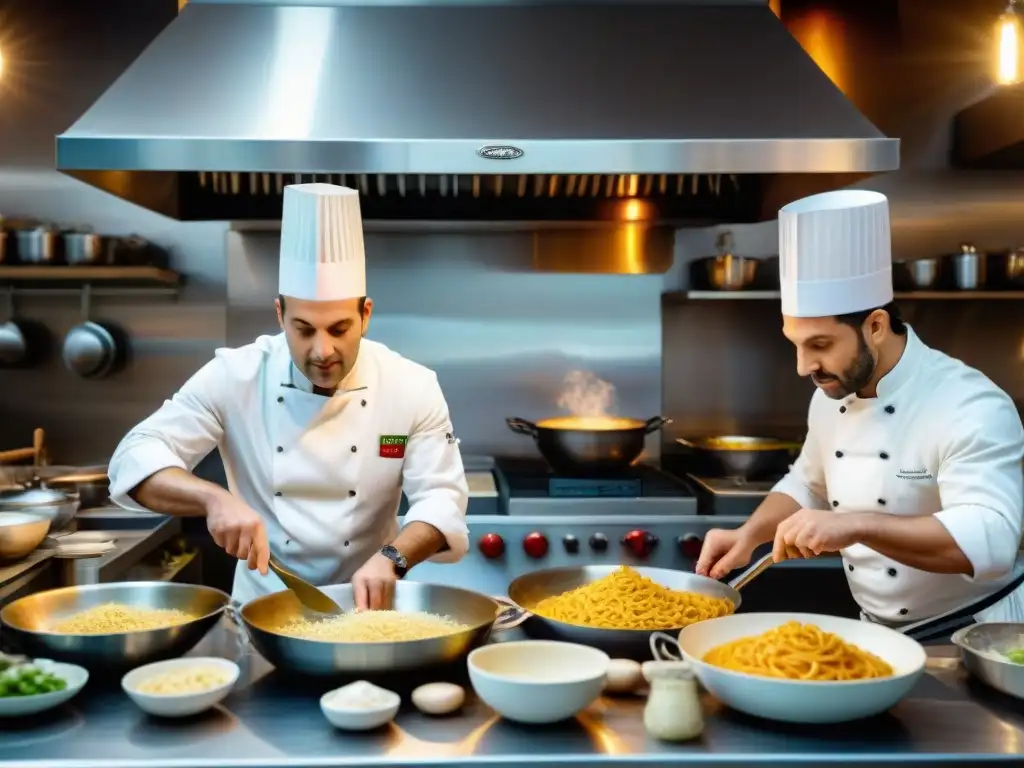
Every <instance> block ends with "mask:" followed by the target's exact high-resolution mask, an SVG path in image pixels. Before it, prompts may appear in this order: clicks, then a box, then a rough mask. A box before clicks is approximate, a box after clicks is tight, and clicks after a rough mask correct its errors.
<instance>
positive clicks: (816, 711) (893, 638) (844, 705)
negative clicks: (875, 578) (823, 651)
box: [679, 613, 927, 723]
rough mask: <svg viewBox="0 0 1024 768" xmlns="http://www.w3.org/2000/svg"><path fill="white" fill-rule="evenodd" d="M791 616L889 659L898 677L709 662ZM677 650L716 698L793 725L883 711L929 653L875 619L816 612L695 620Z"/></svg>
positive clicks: (907, 686) (915, 677) (911, 682)
mask: <svg viewBox="0 0 1024 768" xmlns="http://www.w3.org/2000/svg"><path fill="white" fill-rule="evenodd" d="M787 621H799V622H800V623H801V624H813V625H815V626H817V627H819V628H820V629H822V630H824V631H825V632H831V633H832V634H835V635H839V637H841V638H842V639H843V640H844V641H846V642H847V643H851V644H853V645H856V646H858V647H859V648H861V649H862V650H865V651H869V652H870V653H873V654H875V655H876V656H878V657H879V658H881V659H883V660H885V661H886V662H887V663H888V664H889V665H890V666H891V667H892V668H893V672H894V674H893V676H892V677H883V678H876V679H870V680H842V681H812V680H780V679H778V678H771V677H759V676H757V675H749V674H746V673H744V672H733V671H731V670H727V669H722V668H721V667H715V666H712V665H710V664H705V663H704V662H703V661H702V660H701V659H703V658H704V655H705V654H706V653H707V652H708V651H710V650H711V649H712V648H715V647H716V646H719V645H722V644H723V643H728V642H730V641H732V640H738V639H740V638H742V637H751V636H753V635H759V634H762V633H763V632H767V631H768V630H770V629H774V628H775V627H778V626H779V625H781V624H785V623H786V622H787ZM679 648H680V649H681V650H682V653H683V656H684V657H685V658H686V660H687V661H689V662H690V663H691V664H692V665H693V668H694V672H695V673H696V675H697V678H698V679H699V680H700V682H701V683H702V684H703V685H704V687H705V688H707V689H708V691H710V692H711V693H712V694H713V695H714V696H715V698H717V699H718V700H719V701H721V702H722V703H723V704H726V705H728V706H730V707H732V708H733V709H738V710H739V711H741V712H746V713H747V714H750V715H755V716H757V717H764V718H768V719H771V720H782V721H785V722H791V723H840V722H844V721H847V720H857V719H860V718H863V717H870V716H872V715H877V714H879V713H881V712H885V711H886V710H887V709H889V708H890V707H892V706H893V705H894V704H896V703H897V702H898V701H899V700H900V699H902V698H903V697H904V696H906V695H907V694H908V693H909V692H910V690H911V689H912V688H913V687H914V685H915V684H916V683H917V680H918V678H919V677H920V676H921V675H922V674H923V673H924V666H925V662H926V661H927V654H926V653H925V650H924V648H923V647H922V646H921V644H920V643H918V642H917V641H916V640H914V639H912V638H909V637H907V636H906V635H904V634H901V633H899V632H897V631H895V630H893V629H889V628H888V627H885V626H882V625H881V624H875V623H873V622H869V621H857V620H856V619H842V618H839V617H837V616H824V615H819V614H813V613H736V614H733V615H731V616H722V617H720V618H717V619H707V620H706V621H701V622H698V623H696V624H692V625H690V626H688V627H686V628H685V629H683V630H682V631H681V632H680V633H679Z"/></svg>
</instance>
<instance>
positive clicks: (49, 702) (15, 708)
mask: <svg viewBox="0 0 1024 768" xmlns="http://www.w3.org/2000/svg"><path fill="white" fill-rule="evenodd" d="M31 666H33V667H38V668H39V669H41V670H43V671H45V672H49V673H50V674H53V675H56V676H57V677H59V678H62V679H63V680H64V682H66V683H67V684H68V685H67V687H66V688H65V689H64V690H63V691H52V692H51V693H40V694H36V695H35V696H3V697H0V717H24V716H26V715H35V714H38V713H39V712H45V711H46V710H48V709H53V708H54V707H59V706H60V705H61V704H63V703H64V702H66V701H70V700H71V699H72V698H74V697H75V695H76V694H77V693H78V692H79V691H80V690H82V688H84V687H85V684H86V683H87V682H89V672H88V670H86V669H85V668H84V667H79V666H78V665H76V664H62V663H60V662H57V661H51V660H50V659H36V660H35V661H33V662H32V663H31Z"/></svg>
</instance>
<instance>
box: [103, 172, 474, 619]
mask: <svg viewBox="0 0 1024 768" xmlns="http://www.w3.org/2000/svg"><path fill="white" fill-rule="evenodd" d="M279 293H280V295H279V297H278V299H277V302H276V304H277V317H278V322H279V323H280V325H281V329H282V331H283V332H282V333H280V334H278V335H276V336H261V337H260V338H258V339H257V340H256V341H255V342H253V343H252V344H248V345H246V346H244V347H240V348H238V349H220V350H218V351H217V353H216V354H215V356H214V358H213V360H211V361H210V362H209V363H207V364H206V365H205V366H204V367H203V368H202V369H200V370H199V372H198V373H196V374H195V375H194V376H193V377H192V378H191V379H189V380H188V381H187V382H186V383H185V385H184V386H183V387H182V388H181V389H180V390H179V391H178V392H177V394H175V395H174V396H173V397H172V398H171V399H170V400H168V401H167V402H165V403H164V404H163V405H162V406H161V407H160V409H159V410H158V411H156V413H154V414H153V415H152V416H150V417H149V418H147V419H146V420H145V421H143V422H142V423H141V424H139V425H138V426H137V427H135V428H134V429H133V430H132V431H131V432H129V433H128V435H127V436H126V437H125V438H124V439H123V440H122V441H121V444H120V445H119V446H118V448H117V451H116V452H115V453H114V457H113V459H112V460H111V462H110V467H109V472H110V484H111V498H112V499H113V500H114V501H115V502H117V503H118V504H119V505H121V506H123V507H125V508H127V509H133V510H146V509H148V510H153V511H156V512H161V513H164V514H168V515H179V516H202V517H205V518H206V522H207V527H208V528H209V530H210V533H211V534H212V536H213V539H214V541H216V543H217V544H218V545H219V546H220V547H222V548H223V549H224V550H225V551H226V552H227V553H228V554H229V555H232V556H233V557H236V558H238V560H239V563H238V565H237V567H236V570H235V580H234V589H233V597H234V598H235V599H237V600H239V601H241V602H246V601H248V600H250V599H252V598H254V597H257V596H259V595H261V594H265V593H267V592H272V591H277V590H281V589H283V588H284V585H283V584H282V583H281V581H280V580H279V579H278V578H277V576H276V575H274V574H273V573H271V574H269V575H268V572H267V567H268V559H269V557H270V554H271V553H273V554H274V556H275V557H276V558H277V559H278V560H279V561H280V562H281V563H282V564H283V565H284V566H285V567H287V568H289V569H290V570H292V571H294V572H295V573H296V574H298V575H299V576H301V577H302V578H304V579H306V580H307V581H310V582H312V583H313V584H319V585H324V584H335V583H341V582H347V581H351V582H352V585H353V587H354V591H355V598H356V603H357V606H358V607H360V608H371V609H378V608H386V607H389V604H390V600H391V596H392V593H393V590H394V585H395V581H396V580H397V579H400V578H402V577H403V576H404V575H405V574H406V572H407V571H408V570H409V569H410V568H412V567H413V566H415V565H416V564H417V563H419V562H421V561H423V560H426V559H433V560H435V561H438V562H454V561H457V560H459V559H460V558H461V557H462V556H463V555H464V554H465V553H466V550H467V548H468V539H467V528H466V522H465V514H466V504H467V499H468V490H467V486H466V477H465V472H464V470H463V466H462V458H461V456H460V453H459V448H458V441H457V440H456V439H455V437H454V436H453V430H452V425H451V421H450V420H449V416H448V406H447V404H446V403H445V399H444V395H443V394H442V393H441V388H440V386H438V382H437V377H436V376H435V374H434V373H433V372H432V371H430V370H428V369H427V368H424V367H423V366H420V365H417V364H416V363H413V362H411V361H409V360H407V359H405V358H404V357H402V356H400V355H399V354H397V353H396V352H393V351H391V350H390V349H388V348H387V347H385V346H384V345H382V344H378V343H375V342H372V341H368V340H366V339H364V338H363V337H364V335H365V334H366V331H367V328H368V327H369V323H370V315H371V313H372V311H373V302H372V300H371V299H369V298H367V297H366V271H365V262H364V253H363V233H362V221H361V218H360V212H359V197H358V194H357V193H356V192H355V191H354V190H352V189H347V188H345V187H338V186H332V185H328V184H299V185H295V186H289V187H286V188H285V190H284V213H283V217H282V223H281V261H280V277H279ZM214 448H219V449H220V453H221V457H222V458H223V461H224V466H225V470H226V473H227V478H228V487H229V489H230V490H224V489H223V488H221V487H220V486H218V485H215V484H213V483H209V482H206V481H204V480H200V479H199V478H197V477H194V476H193V475H192V470H193V468H194V467H195V466H196V464H198V463H199V461H200V460H201V459H202V458H203V457H204V456H206V455H207V454H208V453H209V452H210V451H211V450H212V449H214ZM403 489H404V491H405V493H406V495H407V496H408V499H409V511H408V514H407V515H406V516H405V524H404V525H403V526H402V528H401V530H399V528H398V518H397V512H398V506H399V502H400V500H401V495H402V491H403Z"/></svg>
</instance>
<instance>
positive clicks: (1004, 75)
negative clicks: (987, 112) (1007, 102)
mask: <svg viewBox="0 0 1024 768" xmlns="http://www.w3.org/2000/svg"><path fill="white" fill-rule="evenodd" d="M1019 7H1020V3H1019V0H1010V2H1009V4H1008V5H1007V6H1006V10H1005V11H1004V12H1003V15H1002V16H1000V17H999V21H998V22H996V71H995V76H996V77H995V79H996V82H997V83H999V84H1000V85H1013V84H1014V83H1019V82H1020V81H1021V74H1022V73H1021V38H1022V37H1024V35H1022V30H1021V20H1020V13H1019V12H1018V9H1019Z"/></svg>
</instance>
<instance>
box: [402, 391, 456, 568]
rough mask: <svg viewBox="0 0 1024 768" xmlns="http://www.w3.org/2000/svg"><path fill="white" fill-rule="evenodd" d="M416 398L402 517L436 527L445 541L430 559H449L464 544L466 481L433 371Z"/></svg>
mask: <svg viewBox="0 0 1024 768" xmlns="http://www.w3.org/2000/svg"><path fill="white" fill-rule="evenodd" d="M420 402H421V403H422V405H421V406H420V414H419V418H418V419H417V422H416V424H415V425H414V427H413V429H412V433H411V434H410V435H409V443H408V445H407V446H406V450H405V463H404V464H403V467H402V489H403V490H404V491H405V495H406V496H407V497H408V498H409V511H408V512H407V513H406V515H405V522H406V523H407V524H408V523H411V522H413V521H418V522H421V523H427V524H428V525H431V526H433V527H434V528H436V529H437V530H438V531H440V532H441V533H442V534H443V535H444V538H445V542H446V543H447V547H445V548H443V549H442V550H441V551H440V552H438V553H437V554H436V555H434V556H433V557H432V558H430V559H431V560H433V561H435V562H439V563H454V562H458V561H459V560H461V559H462V557H463V556H464V555H465V554H466V552H467V551H468V550H469V529H468V528H467V527H466V507H467V506H468V504H469V487H468V485H467V484H466V472H465V470H464V469H463V467H462V454H461V453H460V452H459V445H458V441H457V440H456V439H455V432H454V430H453V429H452V422H451V419H450V418H449V415H448V404H447V403H446V402H445V399H444V394H443V393H442V392H441V386H440V385H439V384H438V382H437V376H436V375H434V374H433V373H431V374H430V376H429V377H428V379H427V381H425V382H424V386H423V391H422V394H421V395H420Z"/></svg>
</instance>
